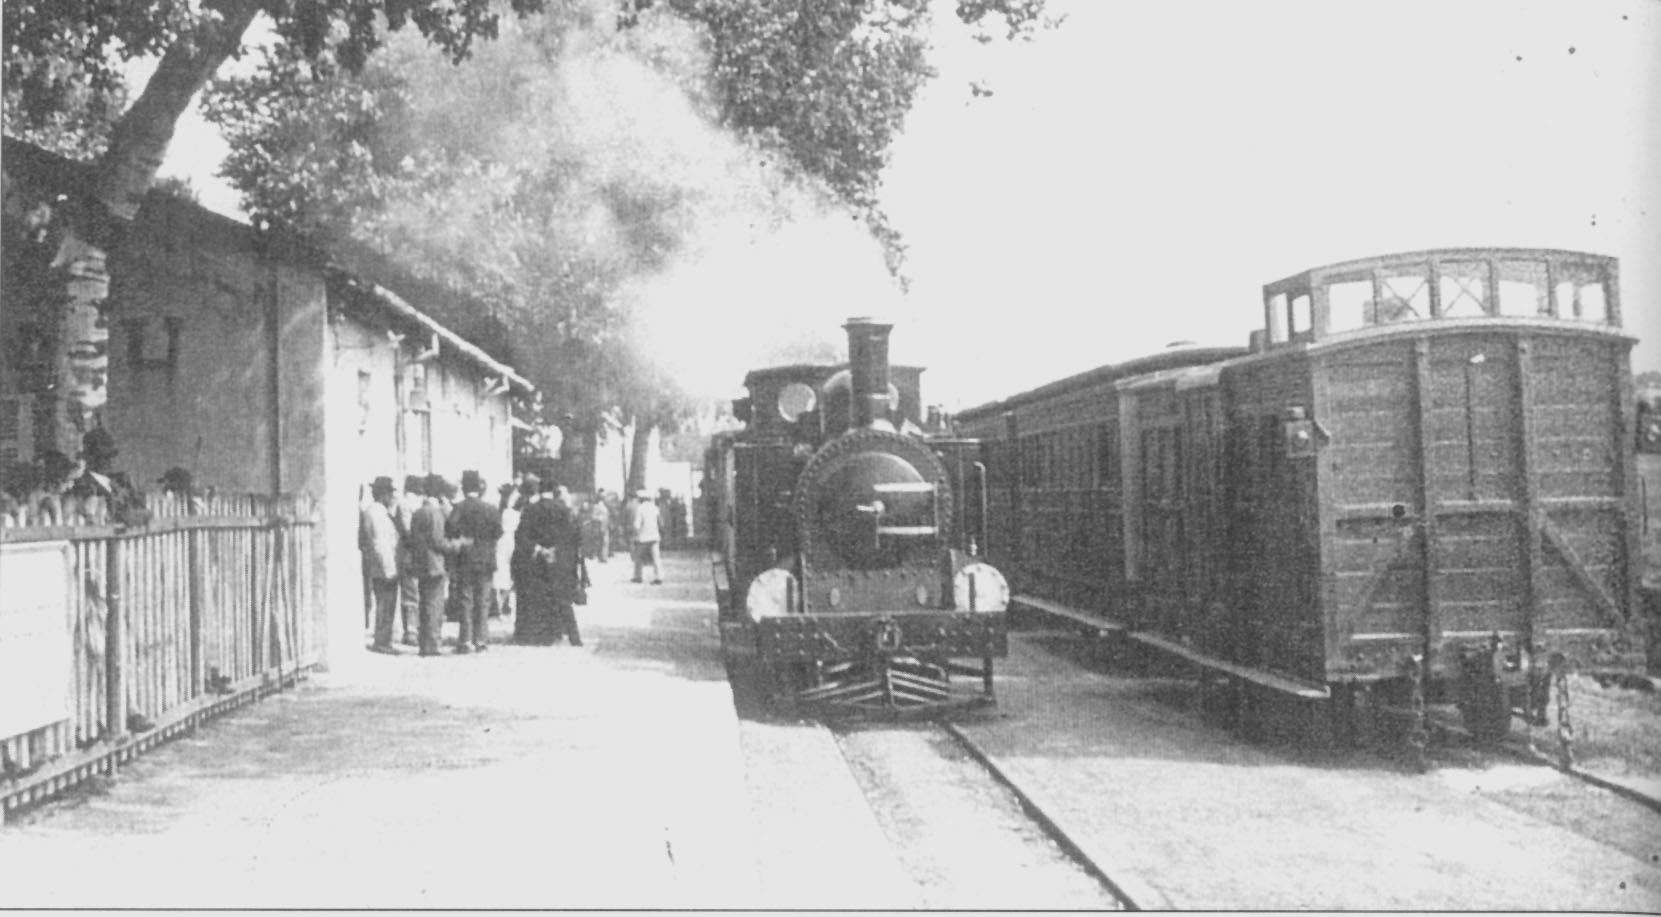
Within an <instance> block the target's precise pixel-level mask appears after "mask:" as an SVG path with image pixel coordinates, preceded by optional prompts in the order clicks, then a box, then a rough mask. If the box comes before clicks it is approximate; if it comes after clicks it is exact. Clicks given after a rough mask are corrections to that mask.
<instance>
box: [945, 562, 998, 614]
mask: <svg viewBox="0 0 1661 917" xmlns="http://www.w3.org/2000/svg"><path fill="white" fill-rule="evenodd" d="M952 601H953V603H954V604H956V606H957V610H958V611H1007V610H1008V609H1009V583H1008V581H1006V580H1005V579H1004V575H1003V574H1002V573H999V572H998V568H997V567H994V566H992V565H991V564H988V563H982V562H980V561H975V562H974V563H969V564H964V565H963V569H961V570H959V571H957V575H956V576H954V577H952Z"/></svg>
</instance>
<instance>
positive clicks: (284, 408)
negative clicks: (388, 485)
mask: <svg viewBox="0 0 1661 917" xmlns="http://www.w3.org/2000/svg"><path fill="white" fill-rule="evenodd" d="M132 243H133V244H132V245H131V246H130V247H129V248H128V249H127V250H126V251H125V252H124V253H123V256H122V258H123V262H122V264H121V268H119V269H118V270H117V271H115V272H114V276H116V277H117V278H118V280H117V288H116V290H115V291H113V294H112V295H113V298H115V299H116V311H115V315H116V316H117V318H116V319H115V322H116V327H115V328H114V329H113V333H112V336H111V337H112V345H113V346H112V354H111V361H110V363H111V366H110V393H111V397H110V401H109V404H108V406H107V408H106V409H105V412H104V415H105V424H106V426H107V427H108V428H109V430H110V432H111V433H112V434H113V435H114V437H115V440H116V443H117V445H118V447H120V449H121V456H120V457H119V459H118V461H117V466H118V468H119V470H122V471H125V472H127V473H128V474H129V475H130V476H131V477H132V479H133V480H134V482H135V483H139V484H140V485H141V486H144V485H146V484H149V483H151V482H154V481H155V480H156V479H157V478H158V477H160V475H161V473H162V472H163V471H165V470H166V469H168V468H170V467H173V466H179V467H183V468H186V469H187V470H189V471H190V472H191V473H192V475H193V477H194V478H195V480H196V482H197V484H198V485H199V486H213V487H218V488H220V489H224V490H230V491H251V492H270V491H272V490H281V491H282V492H285V493H305V494H308V495H310V496H312V497H313V498H315V499H316V500H317V506H318V517H319V518H318V525H319V526H320V531H321V532H322V537H320V538H317V539H315V541H314V543H315V545H316V552H315V556H314V558H313V560H314V566H313V569H314V570H315V571H317V575H315V576H314V578H313V593H314V600H315V601H314V606H313V607H314V608H316V609H317V612H316V614H317V615H318V618H319V620H318V622H317V623H318V629H319V631H320V632H322V633H324V634H326V645H325V647H324V650H323V652H324V662H325V664H327V665H329V666H330V667H331V668H340V667H343V666H350V665H351V664H352V662H353V661H354V660H356V659H361V654H360V653H359V652H358V650H359V649H360V648H361V647H362V645H363V640H364V634H363V626H364V613H363V600H362V595H363V593H362V574H361V570H360V566H359V557H358V550H357V520H358V510H359V508H360V506H361V505H362V502H363V501H365V500H367V489H368V484H369V482H370V481H371V480H373V479H374V478H375V477H376V476H377V475H382V474H385V475H388V476H391V477H393V478H394V479H395V480H396V481H398V482H399V483H400V485H401V484H402V482H403V476H404V475H405V474H407V473H425V472H427V471H429V470H432V471H437V472H439V473H440V474H443V475H444V476H446V477H447V478H450V479H451V480H452V481H456V480H459V478H460V475H461V472H462V471H463V470H464V469H470V468H471V469H477V470H479V471H480V473H481V474H483V475H484V476H485V478H486V480H487V481H488V482H489V483H490V484H491V485H492V486H494V485H496V484H498V483H500V482H502V481H505V480H507V479H508V478H509V476H510V473H511V472H510V469H511V458H512V456H511V438H510V436H509V421H508V417H509V402H508V396H507V395H506V394H505V393H497V394H491V395H486V394H485V391H486V389H487V387H488V385H489V381H488V378H487V376H486V372H485V370H484V368H483V367H480V366H479V365H478V364H476V363H474V362H473V361H472V360H470V359H468V358H466V357H464V356H462V355H461V354H459V353H458V352H457V351H455V350H454V349H453V348H445V347H443V346H441V348H440V356H439V357H438V358H437V359H434V360H429V361H426V362H424V363H421V364H419V365H420V366H421V369H420V370H416V369H414V368H413V367H415V366H416V365H417V364H415V362H414V356H415V354H416V353H418V352H419V351H420V349H421V348H422V347H423V346H424V345H425V344H426V340H425V339H422V338H421V337H420V335H419V334H417V333H414V332H415V329H412V328H404V329H403V331H404V333H405V337H404V339H403V340H402V343H401V344H400V343H395V342H394V341H393V340H392V338H391V337H389V335H388V333H387V332H388V331H389V330H394V325H395V324H396V321H397V320H396V319H394V318H391V317H388V316H382V315H377V314H373V313H364V312H363V311H362V310H361V309H360V310H355V311H350V312H348V311H346V310H342V309H340V308H338V306H339V303H338V302H332V301H331V299H330V293H329V289H328V284H327V283H326V281H325V275H324V272H323V269H322V267H321V265H320V264H318V263H316V262H315V261H314V260H312V259H309V258H307V257H304V256H303V255H302V254H301V253H297V252H293V251H272V250H267V249H265V248H262V247H261V244H260V240H259V239H258V237H257V236H256V235H255V234H254V233H253V231H252V230H251V229H250V228H249V227H247V226H244V225H242V224H238V223H236V222H234V221H231V220H227V219H224V218H221V217H218V216H215V215H213V214H210V213H207V212H206V211H203V210H201V209H200V208H196V207H194V206H192V205H188V204H182V203H177V202H170V201H160V202H158V201H156V200H155V199H152V206H150V207H148V208H147V209H146V211H145V212H144V213H143V214H142V215H141V217H140V223H139V224H138V225H137V226H135V230H134V235H133V238H132ZM400 351H401V356H400ZM423 374H424V375H425V377H426V386H427V396H428V397H427V403H428V408H429V409H428V412H427V413H428V414H429V416H430V417H431V418H432V446H431V454H432V460H431V462H430V463H429V462H428V461H427V458H426V455H427V453H426V450H425V449H424V447H423V445H422V443H421V442H419V441H418V440H417V437H415V436H413V435H410V434H412V433H413V432H414V427H413V425H412V424H411V421H412V419H413V417H414V413H415V412H409V411H403V410H401V407H402V406H406V405H408V403H409V401H410V390H411V386H412V383H413V381H414V379H415V378H416V377H418V376H421V375H423ZM400 377H401V383H402V386H403V390H404V391H403V395H402V398H400V391H399V384H400ZM401 420H402V421H403V423H404V424H405V425H406V429H405V431H404V433H405V436H404V438H403V439H402V440H400V434H399V426H400V421H401Z"/></svg>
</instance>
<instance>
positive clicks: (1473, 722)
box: [1459, 674, 1511, 745]
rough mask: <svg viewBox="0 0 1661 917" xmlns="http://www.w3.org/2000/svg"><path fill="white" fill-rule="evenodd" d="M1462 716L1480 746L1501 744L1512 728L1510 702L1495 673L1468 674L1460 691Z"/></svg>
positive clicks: (1461, 718) (1466, 727)
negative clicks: (1482, 674) (1484, 674)
mask: <svg viewBox="0 0 1661 917" xmlns="http://www.w3.org/2000/svg"><path fill="white" fill-rule="evenodd" d="M1459 718H1460V720H1461V721H1462V722H1463V723H1464V724H1465V729H1466V730H1467V731H1469V732H1470V734H1471V738H1473V739H1475V740H1476V741H1477V743H1478V744H1481V745H1498V744H1499V743H1500V742H1501V741H1502V740H1504V739H1505V736H1506V734H1507V733H1509V732H1510V731H1511V701H1510V698H1509V697H1508V696H1507V691H1506V687H1505V685H1503V684H1501V683H1500V681H1499V679H1497V678H1493V677H1492V676H1488V677H1483V676H1481V675H1476V676H1473V675H1470V674H1467V675H1466V677H1465V678H1464V679H1463V680H1462V683H1461V685H1460V691H1459Z"/></svg>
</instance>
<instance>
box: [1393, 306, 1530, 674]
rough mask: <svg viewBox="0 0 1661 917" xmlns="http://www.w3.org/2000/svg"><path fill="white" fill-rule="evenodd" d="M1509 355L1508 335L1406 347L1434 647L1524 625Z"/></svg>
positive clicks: (1517, 389)
mask: <svg viewBox="0 0 1661 917" xmlns="http://www.w3.org/2000/svg"><path fill="white" fill-rule="evenodd" d="M1517 353H1518V351H1517V343H1516V340H1515V339H1514V338H1512V337H1511V336H1509V335H1507V336H1498V335H1475V334H1473V335H1459V336H1443V337H1435V338H1428V339H1421V340H1419V341H1418V342H1417V344H1416V347H1415V353H1414V365H1415V368H1416V374H1417V382H1418V396H1419V397H1418V410H1419V428H1420V431H1421V434H1420V445H1421V449H1422V453H1421V459H1422V463H1423V464H1422V467H1421V475H1422V481H1423V488H1424V491H1423V496H1424V500H1423V509H1422V512H1421V515H1420V520H1421V525H1422V527H1423V534H1424V538H1423V542H1422V544H1423V545H1424V552H1425V553H1424V567H1425V570H1426V572H1427V573H1428V576H1426V578H1425V621H1424V626H1425V635H1426V636H1427V637H1428V638H1430V640H1431V642H1432V645H1433V646H1435V645H1438V644H1444V643H1452V644H1456V645H1457V644H1466V643H1473V642H1478V641H1480V640H1482V639H1484V638H1486V637H1487V636H1488V635H1489V634H1490V633H1492V632H1493V631H1495V630H1498V631H1500V633H1501V634H1502V635H1504V636H1506V637H1508V638H1509V637H1510V636H1511V635H1512V634H1516V633H1520V632H1524V631H1525V629H1526V627H1527V617H1528V615H1527V604H1528V589H1529V571H1528V565H1527V561H1526V545H1527V541H1528V530H1529V523H1528V506H1527V501H1526V500H1525V498H1524V497H1525V489H1526V488H1525V482H1524V480H1523V478H1524V473H1525V471H1524V456H1525V452H1526V450H1527V448H1528V447H1527V444H1526V443H1525V442H1524V436H1523V430H1522V427H1523V423H1524V420H1523V403H1522V400H1523V399H1522V396H1521V388H1522V386H1521V379H1520V378H1519V376H1518V372H1517V368H1518V367H1517ZM1439 648H1440V647H1439Z"/></svg>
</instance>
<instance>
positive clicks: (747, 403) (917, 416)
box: [704, 318, 1008, 713]
mask: <svg viewBox="0 0 1661 917" xmlns="http://www.w3.org/2000/svg"><path fill="white" fill-rule="evenodd" d="M843 327H844V329H845V330H846V331H847V334H848V350H849V359H848V363H847V365H845V366H841V365H816V364H815V365H807V364H798V365H791V366H779V367H771V368H767V369H757V370H754V371H752V372H751V373H750V374H749V375H748V376H747V377H746V378H745V382H744V384H745V388H746V389H747V391H748V397H747V398H744V399H741V400H739V401H737V402H735V404H734V408H735V414H736V415H737V416H738V418H739V419H740V420H742V421H744V422H745V428H744V429H743V430H741V431H738V432H733V433H727V434H723V435H721V436H719V437H717V438H716V440H715V442H714V444H713V445H712V446H711V448H710V450H709V452H708V454H707V456H706V462H705V483H704V489H705V499H706V500H707V501H708V502H709V504H710V506H709V511H710V514H711V518H713V519H714V520H715V523H716V524H715V526H714V528H713V532H712V537H713V541H714V543H713V545H712V549H713V550H712V564H711V568H712V572H713V575H714V579H715V588H716V597H717V602H718V605H719V623H720V630H721V648H722V653H723V656H724V658H725V660H726V663H727V668H728V672H729V674H730V675H731V677H732V679H733V682H734V687H735V690H742V691H745V692H750V693H753V694H756V695H759V696H761V697H763V698H765V699H766V700H768V701H770V702H773V703H782V704H789V705H797V706H801V707H807V708H816V709H818V710H821V711H826V712H830V711H838V710H840V711H862V712H884V713H901V712H925V713H926V712H930V711H938V710H942V709H947V708H952V707H957V706H963V705H972V704H985V703H990V702H992V701H993V699H994V690H993V660H994V659H995V658H997V657H1001V656H1004V655H1005V654H1006V653H1007V635H1006V630H1005V609H1006V607H1007V603H1008V587H1007V584H1006V583H1005V581H1004V578H1003V576H1002V575H1001V574H1000V573H999V572H998V570H997V569H996V568H994V567H993V566H991V565H990V564H988V563H986V562H985V561H984V560H982V559H981V558H980V556H979V552H980V549H981V546H982V545H984V544H985V540H986V531H985V530H986V510H985V497H986V487H985V466H984V464H983V463H982V461H981V458H982V457H981V444H980V443H979V442H977V441H974V440H966V439H958V438H953V437H950V436H946V435H943V433H942V431H941V430H940V428H939V424H938V423H934V422H932V419H931V420H930V421H928V422H926V421H925V418H924V416H923V412H922V408H921V394H920V386H919V379H920V376H921V373H922V371H921V369H919V368H916V367H906V366H892V367H891V366H890V365H889V361H888V339H889V333H890V330H891V329H892V326H891V325H889V324H885V323H882V322H878V321H875V320H872V319H869V318H855V319H850V320H849V321H848V323H847V324H846V325H844V326H843Z"/></svg>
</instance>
